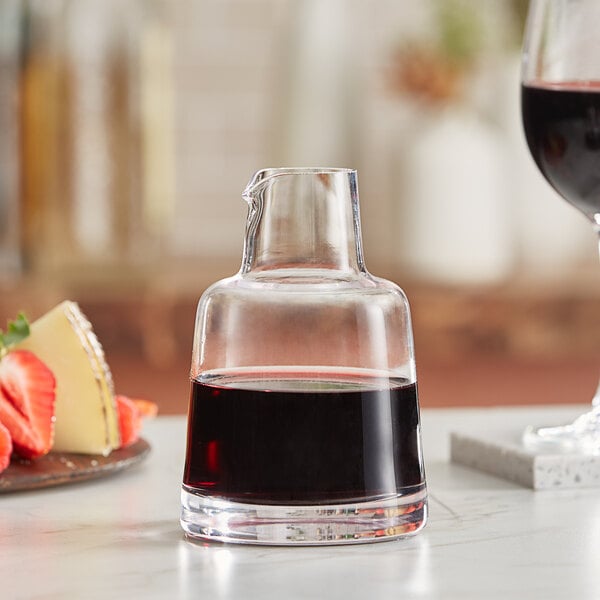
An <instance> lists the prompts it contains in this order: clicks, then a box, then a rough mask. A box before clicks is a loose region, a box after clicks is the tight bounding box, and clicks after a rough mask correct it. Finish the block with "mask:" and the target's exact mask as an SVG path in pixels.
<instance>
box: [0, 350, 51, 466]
mask: <svg viewBox="0 0 600 600" xmlns="http://www.w3.org/2000/svg"><path fill="white" fill-rule="evenodd" d="M55 389H56V381H55V379H54V375H53V374H52V371H50V369H49V368H48V367H47V366H46V365H45V363H43V362H42V361H41V360H40V359H39V358H38V357H37V356H36V355H35V354H33V353H32V352H29V351H28V350H14V351H12V352H8V353H7V354H6V355H5V356H4V358H2V360H1V361H0V421H1V422H2V423H3V424H4V426H5V427H6V428H7V429H8V431H9V432H10V435H11V437H12V441H13V445H14V449H15V451H16V452H17V453H18V454H20V455H21V456H23V457H25V458H36V457H38V456H43V455H44V454H46V453H47V452H48V451H49V450H50V448H51V447H52V442H53V439H54V402H55V397H56V394H55Z"/></svg>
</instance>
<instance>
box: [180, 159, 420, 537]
mask: <svg viewBox="0 0 600 600" xmlns="http://www.w3.org/2000/svg"><path fill="white" fill-rule="evenodd" d="M243 197H244V199H245V200H246V201H247V202H248V204H249V210H248V220H247V225H246V235H245V244H244V254H243V261H242V267H241V269H240V271H239V273H238V274H237V275H235V276H233V277H230V278H228V279H224V280H222V281H219V282H217V283H215V284H214V285H212V286H211V287H210V288H209V289H208V290H206V292H205V293H204V294H203V295H202V297H201V299H200V302H199V304H198V311H197V316H196V328H195V336H194V346H193V355H192V366H191V397H190V406H189V415H188V438H187V456H186V463H185V470H184V478H183V488H182V513H181V523H182V526H183V529H184V530H185V532H186V533H187V534H188V536H190V537H194V538H195V537H197V538H209V539H217V540H221V541H232V542H246V543H259V544H260V543H262V544H340V543H356V542H369V541H374V540H389V539H393V538H397V537H401V536H405V535H409V534H414V533H416V532H417V531H419V530H420V529H421V528H422V527H423V526H424V524H425V521H426V518H427V494H426V486H425V476H424V470H423V459H422V451H421V435H420V422H419V406H418V399H417V385H416V383H417V382H416V371H415V361H414V351H413V337H412V327H411V322H410V313H409V306H408V302H407V299H406V296H405V295H404V293H403V292H402V290H401V289H400V288H399V287H398V286H396V285H395V284H393V283H391V282H389V281H386V280H383V279H379V278H376V277H373V276H372V275H370V274H369V273H368V271H367V270H366V268H365V265H364V261H363V254H362V247H361V233H360V218H359V208H358V193H357V180H356V172H355V171H353V170H349V169H317V168H315V169H265V170H262V171H259V172H257V173H256V174H255V175H254V177H253V178H252V180H251V181H250V183H249V184H248V186H247V188H246V189H245V191H244V194H243Z"/></svg>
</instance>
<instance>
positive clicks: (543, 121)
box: [521, 0, 600, 454]
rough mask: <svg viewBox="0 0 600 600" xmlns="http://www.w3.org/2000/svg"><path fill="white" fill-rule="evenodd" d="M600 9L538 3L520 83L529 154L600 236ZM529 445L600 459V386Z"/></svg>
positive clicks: (532, 9) (563, 0)
mask: <svg viewBox="0 0 600 600" xmlns="http://www.w3.org/2000/svg"><path fill="white" fill-rule="evenodd" d="M598 23H600V2H599V1H598V0H532V1H531V3H530V6H529V14H528V18H527V26H526V32H525V43H524V49H523V62H522V79H521V83H522V86H521V109H522V117H523V125H524V128H525V135H526V138H527V143H528V145H529V149H530V151H531V154H532V155H533V158H534V159H535V162H536V163H537V166H538V168H539V169H540V171H541V172H542V174H543V175H544V177H545V178H546V180H547V181H548V183H550V185H551V186H552V187H553V188H554V189H555V190H556V191H557V192H558V193H559V194H560V195H561V196H562V197H563V198H564V199H565V200H566V201H567V202H569V203H570V204H572V205H573V206H574V207H575V208H577V209H579V211H580V212H582V213H583V215H584V216H585V217H587V219H588V220H589V221H590V223H591V225H592V227H593V228H594V230H595V231H596V233H597V234H598V235H599V236H600V35H598ZM524 441H525V443H526V444H527V445H529V446H533V447H536V448H546V449H548V450H568V451H582V452H585V453H592V454H600V385H599V387H598V390H597V391H596V394H595V396H594V398H593V401H592V408H591V410H590V411H589V412H587V413H585V414H583V415H582V416H580V417H579V418H577V419H576V420H575V421H574V422H573V423H571V424H568V425H563V426H555V427H540V428H533V427H530V428H528V429H527V430H526V431H525V435H524Z"/></svg>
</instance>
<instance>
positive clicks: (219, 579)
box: [0, 406, 600, 600]
mask: <svg viewBox="0 0 600 600" xmlns="http://www.w3.org/2000/svg"><path fill="white" fill-rule="evenodd" d="M584 408H586V407H573V406H571V407H559V408H556V407H555V408H535V409H533V408H518V409H515V408H511V409H448V410H430V411H423V413H422V420H423V441H424V451H425V461H426V469H427V479H428V484H429V492H430V509H431V513H430V520H429V524H428V525H427V527H426V528H425V530H424V531H423V532H422V533H421V534H419V535H418V536H416V537H413V538H409V539H404V540H400V541H393V542H383V543H376V544H368V545H359V546H346V547H335V546H327V547H321V548H317V547H304V548H281V547H253V546H236V545H225V544H217V543H215V544H208V543H207V544H193V543H191V542H188V541H186V540H185V539H184V537H183V535H182V532H181V530H180V527H179V489H180V482H181V474H182V466H183V457H184V445H185V419H184V418H183V417H159V418H158V419H156V420H155V421H153V422H149V423H147V424H146V428H145V432H144V437H145V438H146V439H147V440H148V441H149V442H150V443H151V445H152V447H153V450H152V453H151V454H150V456H149V457H148V458H147V459H146V460H145V462H143V463H142V464H141V465H138V466H137V467H135V468H133V469H131V470H129V471H126V472H123V473H120V474H118V475H114V476H111V477H109V478H106V479H102V480H96V481H90V482H86V483H80V484H74V485H70V486H64V487H56V488H52V489H47V490H44V491H34V492H27V493H14V494H6V495H2V496H0V597H1V598H3V599H6V600H17V599H27V600H33V599H38V598H39V599H42V598H43V599H55V598H56V599H61V600H63V599H79V598H103V599H106V598H142V597H143V598H207V599H221V598H235V599H238V600H239V599H252V598H260V599H261V600H270V599H274V600H275V599H277V600H289V599H295V598H315V599H317V598H326V599H327V600H335V599H338V598H339V599H344V600H346V599H349V598H361V599H362V598H365V597H369V598H374V599H375V598H377V599H379V598H394V599H395V600H397V599H403V600H404V599H409V598H419V599H425V598H442V599H453V598H460V599H463V600H468V599H471V598H473V599H478V600H479V599H485V598H491V599H495V598H498V599H502V600H506V599H507V598H526V599H528V600H529V599H535V598H543V599H544V600H552V599H557V598H565V599H566V598H568V599H571V598H578V599H579V600H585V599H587V598H589V599H592V598H594V599H597V598H600V489H579V490H563V491H543V492H539V491H538V492H534V491H532V490H529V489H526V488H522V487H519V486H518V485H516V484H512V483H510V482H507V481H505V480H502V479H497V478H495V477H492V476H488V475H485V474H483V473H479V472H476V471H472V470H470V469H468V468H466V467H462V466H459V465H455V464H451V463H450V462H449V459H448V456H449V431H450V430H452V429H453V428H454V427H456V426H458V425H460V426H461V428H462V429H464V428H465V426H472V427H479V426H481V427H485V426H486V424H488V423H490V422H491V421H492V420H493V421H494V422H495V423H498V422H506V423H513V422H514V424H515V427H517V428H520V427H522V426H523V425H525V424H527V423H530V422H543V423H554V422H563V421H568V420H570V419H571V418H572V417H573V416H575V415H577V414H579V413H580V412H582V411H583V409H584Z"/></svg>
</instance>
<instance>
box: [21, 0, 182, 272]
mask: <svg viewBox="0 0 600 600" xmlns="http://www.w3.org/2000/svg"><path fill="white" fill-rule="evenodd" d="M21 4H22V9H23V36H22V39H23V49H22V66H21V77H20V89H19V94H20V123H19V126H20V142H21V165H20V173H21V207H22V221H21V224H22V226H21V231H22V249H23V255H24V259H25V266H26V269H28V270H30V271H33V272H38V273H40V272H41V273H44V274H52V275H55V276H57V277H63V278H65V279H71V278H73V279H74V278H77V279H81V278H84V277H85V278H89V277H92V278H94V277H96V278H104V277H110V278H111V279H114V278H119V277H120V276H123V277H127V278H129V277H131V275H132V273H143V272H144V271H145V269H146V268H151V267H153V266H154V263H155V262H156V261H157V260H158V259H159V257H160V255H161V250H162V248H161V246H162V244H163V243H164V236H165V232H166V231H167V229H168V224H169V218H170V214H171V211H172V208H173V196H174V189H173V188H174V175H173V168H174V167H173V140H172V135H173V132H172V118H173V107H172V101H171V91H172V83H171V70H170V68H171V38H170V29H169V23H168V18H167V13H166V5H165V4H164V3H163V2H162V0H22V2H21Z"/></svg>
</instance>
